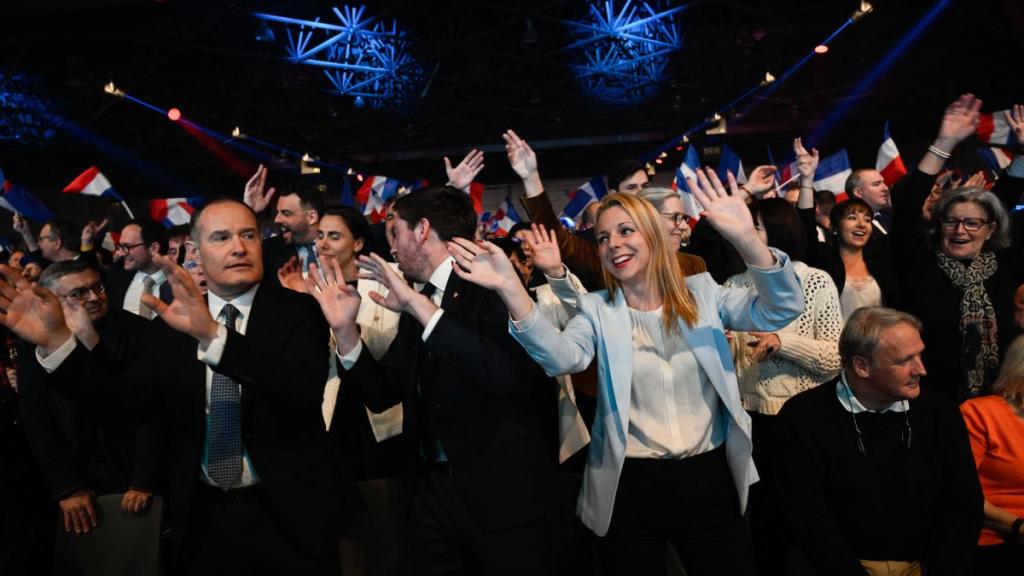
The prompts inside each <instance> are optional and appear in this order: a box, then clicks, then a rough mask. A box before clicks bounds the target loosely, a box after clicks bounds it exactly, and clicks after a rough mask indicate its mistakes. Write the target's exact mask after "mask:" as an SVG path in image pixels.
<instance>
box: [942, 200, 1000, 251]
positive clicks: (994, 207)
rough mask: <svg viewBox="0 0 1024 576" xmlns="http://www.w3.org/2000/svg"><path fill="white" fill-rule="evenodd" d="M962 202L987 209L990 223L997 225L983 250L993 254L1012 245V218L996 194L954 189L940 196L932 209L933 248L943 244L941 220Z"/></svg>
mask: <svg viewBox="0 0 1024 576" xmlns="http://www.w3.org/2000/svg"><path fill="white" fill-rule="evenodd" d="M962 202H974V203H976V204H978V205H979V206H981V207H982V208H984V209H985V213H986V214H988V220H989V223H991V224H995V226H996V229H995V230H994V231H993V232H992V237H991V238H989V239H988V241H987V242H985V245H984V246H983V247H982V249H983V250H991V251H993V252H995V251H997V250H1001V249H1003V248H1006V247H1008V246H1009V245H1010V217H1009V216H1008V215H1007V214H1006V208H1005V207H1003V203H1002V201H1001V200H999V197H998V196H996V195H995V194H993V193H991V192H989V191H988V190H985V189H984V188H976V187H971V188H953V189H952V190H947V191H946V192H943V193H942V196H939V199H938V200H936V201H935V206H934V207H932V222H931V225H932V230H931V241H932V246H933V247H935V248H938V247H939V246H941V242H942V225H941V222H940V220H942V218H944V217H945V216H946V212H947V211H948V210H949V209H950V208H951V207H952V206H953V205H954V204H960V203H962Z"/></svg>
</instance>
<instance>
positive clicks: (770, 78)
mask: <svg viewBox="0 0 1024 576" xmlns="http://www.w3.org/2000/svg"><path fill="white" fill-rule="evenodd" d="M773 82H775V75H774V74H772V73H771V72H765V73H764V80H761V86H768V85H769V84H771V83H773Z"/></svg>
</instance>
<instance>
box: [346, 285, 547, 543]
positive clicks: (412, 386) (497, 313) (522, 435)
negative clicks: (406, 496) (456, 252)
mask: <svg viewBox="0 0 1024 576" xmlns="http://www.w3.org/2000/svg"><path fill="white" fill-rule="evenodd" d="M441 307H442V308H443V309H444V314H443V315H442V316H441V319H440V321H439V322H438V323H437V325H436V326H435V327H434V330H433V332H431V334H430V337H429V339H428V340H427V341H426V342H422V341H421V340H420V338H421V335H422V333H423V330H422V327H421V326H420V324H419V322H418V321H416V320H415V319H414V318H413V317H411V316H409V315H407V314H403V315H402V318H401V320H400V321H399V326H398V334H397V335H396V337H395V340H394V341H393V342H392V344H391V348H390V349H389V350H388V352H387V354H385V355H384V357H383V358H381V359H380V361H376V360H374V358H373V356H372V355H371V354H370V352H369V350H367V348H366V347H365V346H364V347H363V350H362V354H360V356H359V359H358V360H357V361H356V363H355V364H354V365H353V366H352V368H351V369H350V370H348V371H347V372H346V371H344V369H343V368H341V369H339V373H341V374H342V386H350V387H353V388H354V389H355V391H356V393H358V394H360V395H361V396H362V398H363V401H364V402H365V403H366V406H367V407H369V408H370V410H374V411H381V410H383V409H386V408H388V407H389V406H392V405H394V404H395V403H396V402H399V401H400V402H402V403H403V406H404V410H405V420H404V423H403V430H402V436H403V437H405V438H407V439H408V441H410V442H413V443H415V444H416V446H415V447H413V449H412V450H410V451H409V453H410V455H414V454H416V453H417V451H418V450H417V448H418V446H419V442H420V441H421V440H423V439H424V438H425V437H427V434H426V433H425V432H424V428H427V427H429V428H430V429H431V430H432V433H433V437H435V438H437V439H438V440H440V443H441V446H442V448H443V449H444V452H445V454H446V456H447V458H448V462H449V464H450V466H451V469H452V471H453V477H454V481H455V483H456V485H457V487H458V489H459V491H460V493H461V494H462V496H463V498H464V499H465V501H466V504H467V506H468V507H469V509H470V511H471V512H472V513H473V514H474V516H475V517H476V518H477V520H478V521H479V522H480V524H481V525H482V526H483V528H484V529H485V530H497V529H503V528H508V527H510V526H515V525H517V524H524V523H528V522H532V521H535V520H537V519H539V518H541V517H542V516H543V515H544V514H545V512H546V509H547V508H548V504H549V502H548V497H549V489H550V487H551V486H552V484H551V481H550V473H551V470H552V469H553V464H554V462H555V458H554V455H553V453H552V452H550V451H549V450H548V449H547V448H546V447H545V444H544V441H543V439H542V437H541V436H542V433H541V431H540V430H541V427H542V423H541V419H542V418H544V415H543V414H542V411H539V410H538V405H540V404H543V403H544V402H543V400H538V399H539V398H541V397H543V396H544V395H545V392H549V391H554V390H555V385H554V383H553V382H552V381H551V380H550V379H548V378H547V377H545V376H544V374H543V372H542V371H541V370H540V368H539V367H538V366H537V365H536V364H535V363H534V362H533V361H532V360H530V358H529V357H528V356H527V355H526V353H525V352H524V351H523V349H522V348H521V347H520V346H519V345H517V344H516V342H515V341H514V340H512V338H511V336H509V333H508V310H507V309H506V308H505V306H504V304H503V303H502V302H501V300H500V299H499V297H498V295H497V294H496V293H494V292H492V291H490V290H486V289H484V288H481V287H479V286H477V285H475V284H470V283H468V282H463V281H462V280H461V279H460V278H459V277H458V276H457V275H456V274H455V273H454V272H452V275H451V277H450V278H449V280H448V285H447V288H446V289H445V294H444V299H443V300H442V302H441ZM420 390H422V398H421V394H420ZM549 405H550V406H551V407H554V406H555V403H554V399H553V398H552V399H551V402H550V404H549ZM553 417H554V416H552V418H553ZM409 464H410V466H409V473H410V478H411V477H412V473H413V466H414V465H415V457H412V456H411V457H410V462H409Z"/></svg>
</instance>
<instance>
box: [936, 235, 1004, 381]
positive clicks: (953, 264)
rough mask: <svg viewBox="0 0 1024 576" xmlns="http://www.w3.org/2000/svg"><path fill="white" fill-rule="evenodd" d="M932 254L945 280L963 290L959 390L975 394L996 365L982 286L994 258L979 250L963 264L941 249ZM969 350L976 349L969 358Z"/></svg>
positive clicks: (992, 314) (991, 318)
mask: <svg viewBox="0 0 1024 576" xmlns="http://www.w3.org/2000/svg"><path fill="white" fill-rule="evenodd" d="M935 256H936V260H937V261H938V264H939V268H940V269H941V270H942V271H943V272H944V273H945V274H946V277H947V278H949V281H950V282H952V283H953V286H955V287H956V288H957V289H959V290H963V293H964V295H963V297H962V298H961V299H960V335H961V338H962V341H963V350H964V353H965V354H964V360H963V364H962V366H963V368H964V370H965V371H966V382H962V383H961V385H960V386H961V387H960V390H959V393H960V394H961V396H962V397H966V398H970V397H974V396H978V395H979V394H983V393H985V392H987V391H988V385H989V380H990V378H989V376H990V374H994V373H995V370H996V369H997V368H998V367H999V344H998V338H997V336H998V332H997V327H996V310H995V308H993V307H992V300H991V299H990V298H989V297H988V291H987V290H986V289H985V280H988V279H989V278H990V277H991V276H992V275H993V274H995V272H996V269H997V268H998V265H997V264H996V257H995V255H994V254H992V253H991V252H981V253H980V254H978V257H977V258H975V259H974V260H973V261H972V262H971V263H970V264H969V265H966V266H965V265H964V263H962V262H961V261H959V260H956V259H953V258H950V257H949V256H947V255H945V254H944V253H942V252H939V251H936V253H935ZM969 335H970V336H969ZM974 335H977V336H974ZM971 340H975V342H973V343H972V342H971ZM972 352H976V353H975V354H974V355H973V357H971V356H970V354H971V353H972Z"/></svg>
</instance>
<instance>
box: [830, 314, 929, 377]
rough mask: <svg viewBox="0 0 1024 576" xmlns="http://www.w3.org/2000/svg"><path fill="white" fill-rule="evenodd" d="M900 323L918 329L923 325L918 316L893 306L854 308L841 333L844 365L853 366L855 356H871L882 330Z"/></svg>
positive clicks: (840, 346)
mask: <svg viewBox="0 0 1024 576" xmlns="http://www.w3.org/2000/svg"><path fill="white" fill-rule="evenodd" d="M898 324H907V325H909V326H912V327H913V328H914V329H915V330H917V331H920V330H921V325H922V324H921V321H920V320H918V319H917V317H916V316H914V315H912V314H907V313H906V312H900V311H899V310H893V309H892V308H884V307H882V306H866V307H864V308H858V309H857V310H854V312H853V314H851V315H850V318H849V319H848V320H847V321H846V326H844V327H843V332H842V333H841V334H840V335H839V356H840V358H842V361H843V366H844V367H845V368H850V367H852V366H853V357H854V356H862V357H864V358H871V355H872V354H873V353H874V352H875V348H876V347H877V346H878V339H879V338H881V336H882V332H885V331H886V330H888V329H889V328H892V327H893V326H896V325H898Z"/></svg>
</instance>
